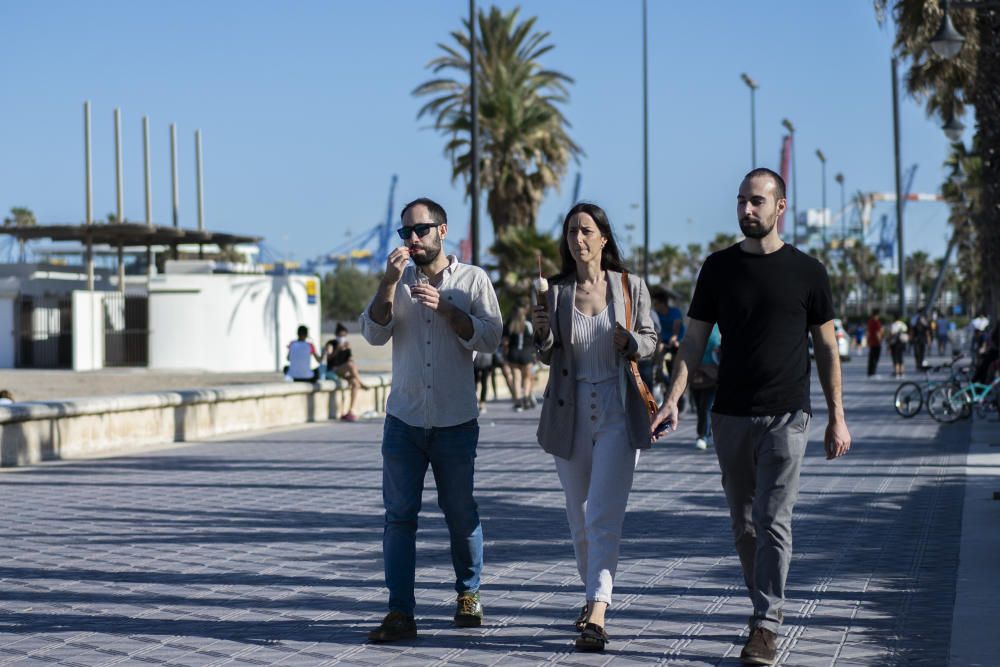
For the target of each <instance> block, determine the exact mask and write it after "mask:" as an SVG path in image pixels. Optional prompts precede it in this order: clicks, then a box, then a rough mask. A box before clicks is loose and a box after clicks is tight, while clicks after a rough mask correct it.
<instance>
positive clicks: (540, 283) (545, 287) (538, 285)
mask: <svg viewBox="0 0 1000 667" xmlns="http://www.w3.org/2000/svg"><path fill="white" fill-rule="evenodd" d="M535 259H536V260H538V277H537V278H535V279H534V280H532V281H531V286H532V287H533V288H534V290H535V296H536V297H537V298H538V302H539V303H544V302H545V294H546V293H547V292H548V291H549V281H548V280H546V279H545V276H543V275H542V253H540V252H538V253H535Z"/></svg>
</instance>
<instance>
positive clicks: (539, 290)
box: [531, 276, 549, 297]
mask: <svg viewBox="0 0 1000 667" xmlns="http://www.w3.org/2000/svg"><path fill="white" fill-rule="evenodd" d="M531 286H532V287H533V288H534V289H535V294H537V295H538V296H539V297H543V296H545V293H546V292H548V291H549V281H548V280H546V279H545V278H543V277H542V276H538V277H537V278H535V279H534V280H532V281H531Z"/></svg>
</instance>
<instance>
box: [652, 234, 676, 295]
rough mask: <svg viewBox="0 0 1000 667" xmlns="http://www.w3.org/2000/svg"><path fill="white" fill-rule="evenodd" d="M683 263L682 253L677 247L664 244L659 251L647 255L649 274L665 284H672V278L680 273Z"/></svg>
mask: <svg viewBox="0 0 1000 667" xmlns="http://www.w3.org/2000/svg"><path fill="white" fill-rule="evenodd" d="M683 262H684V253H683V252H682V251H681V249H680V247H679V246H675V245H671V244H670V243H664V244H663V245H662V246H660V249H659V250H654V251H653V252H651V253H649V272H650V273H651V274H652V275H654V276H659V278H660V280H661V281H662V282H663V283H665V284H667V285H671V284H673V281H674V277H675V276H676V275H677V274H678V273H679V272H680V269H681V266H682V265H683Z"/></svg>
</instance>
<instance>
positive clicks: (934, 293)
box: [924, 227, 958, 311]
mask: <svg viewBox="0 0 1000 667" xmlns="http://www.w3.org/2000/svg"><path fill="white" fill-rule="evenodd" d="M957 243H958V227H955V229H954V230H953V231H952V233H951V238H950V239H948V248H947V249H946V250H945V251H944V259H943V260H941V270H940V271H938V274H937V278H935V279H934V286H933V287H931V293H930V295H929V296H928V297H927V302H926V303H925V304H924V310H925V311H930V310H931V309H932V308H934V304H935V303H936V302H937V298H938V292H940V291H941V283H943V282H944V274H945V273H947V271H948V262H949V261H950V260H951V253H952V250H954V248H955V245H956V244H957Z"/></svg>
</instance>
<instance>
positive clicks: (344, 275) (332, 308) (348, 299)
mask: <svg viewBox="0 0 1000 667" xmlns="http://www.w3.org/2000/svg"><path fill="white" fill-rule="evenodd" d="M380 279H381V276H379V275H372V274H370V273H365V272H363V271H360V270H359V269H358V268H357V267H354V266H352V265H350V264H347V263H343V264H340V265H339V266H338V267H337V268H336V270H334V271H331V272H330V273H327V274H326V275H325V276H323V288H322V290H321V291H320V302H321V307H322V311H323V319H324V320H355V319H357V318H358V316H360V315H361V313H362V311H364V309H365V307H366V306H367V305H368V303H369V302H370V301H371V299H372V297H373V296H375V290H377V289H378V283H379V280H380Z"/></svg>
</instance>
